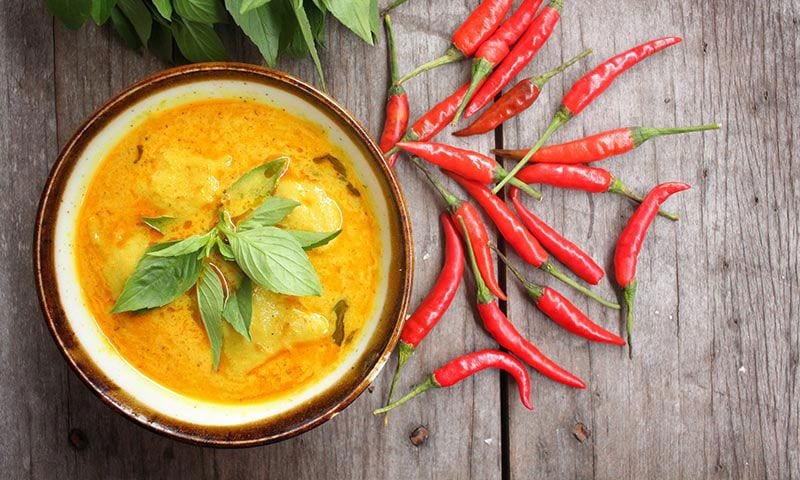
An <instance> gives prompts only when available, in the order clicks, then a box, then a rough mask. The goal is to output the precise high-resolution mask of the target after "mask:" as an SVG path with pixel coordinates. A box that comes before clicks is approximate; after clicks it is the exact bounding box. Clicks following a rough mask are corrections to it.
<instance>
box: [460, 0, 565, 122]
mask: <svg viewBox="0 0 800 480" xmlns="http://www.w3.org/2000/svg"><path fill="white" fill-rule="evenodd" d="M563 6H564V1H563V0H551V1H550V3H549V4H548V5H547V6H546V7H544V8H543V9H542V11H541V12H540V13H539V15H537V16H536V18H535V19H534V20H533V23H531V25H530V26H529V27H528V30H527V31H526V32H525V34H524V35H523V36H522V38H520V40H519V42H517V44H516V45H514V48H513V49H511V52H509V54H508V55H507V56H506V58H505V59H503V61H502V62H501V63H500V65H499V66H498V67H497V68H496V69H495V71H494V72H493V73H492V74H491V75H490V76H489V78H488V79H487V80H486V82H484V83H483V85H482V86H481V88H480V89H479V90H478V93H476V94H475V97H474V98H473V99H472V101H470V102H469V105H468V106H467V108H466V109H465V110H464V117H465V118H469V117H471V116H472V115H474V114H475V113H477V111H478V110H480V109H481V108H483V107H484V106H485V105H486V104H488V103H489V102H491V101H492V99H494V97H495V96H496V95H497V94H498V93H500V91H501V90H502V89H503V87H505V86H506V85H508V83H509V82H510V81H511V80H513V79H514V77H516V76H517V74H518V73H519V72H521V71H522V69H523V68H525V66H526V65H528V63H529V62H530V61H531V60H532V59H533V57H534V56H536V53H537V52H539V49H540V48H542V45H544V44H545V42H547V39H548V38H550V35H551V34H552V33H553V30H554V29H555V27H556V25H557V24H558V21H559V19H560V18H561V8H562V7H563Z"/></svg>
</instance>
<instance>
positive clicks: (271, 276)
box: [228, 227, 322, 296]
mask: <svg viewBox="0 0 800 480" xmlns="http://www.w3.org/2000/svg"><path fill="white" fill-rule="evenodd" d="M228 241H230V244H231V250H233V256H234V257H235V258H236V263H237V264H238V265H239V267H240V268H241V269H242V270H243V271H244V273H246V274H247V276H248V277H250V278H251V279H252V280H253V281H254V282H256V283H257V284H259V285H261V286H262V287H264V288H266V289H268V290H270V291H273V292H275V293H282V294H284V295H295V296H305V295H322V285H321V284H320V282H319V277H317V273H316V272H315V271H314V267H313V266H312V265H311V261H310V260H309V259H308V255H306V252H304V251H303V249H302V248H301V247H300V244H298V243H297V241H296V240H295V239H294V237H292V235H291V234H289V233H287V232H284V231H283V230H281V229H279V228H276V227H260V228H254V229H252V230H244V231H238V232H233V233H231V234H229V235H228Z"/></svg>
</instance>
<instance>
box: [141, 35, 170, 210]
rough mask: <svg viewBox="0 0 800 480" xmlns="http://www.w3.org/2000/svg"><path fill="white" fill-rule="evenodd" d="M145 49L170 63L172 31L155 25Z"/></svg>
mask: <svg viewBox="0 0 800 480" xmlns="http://www.w3.org/2000/svg"><path fill="white" fill-rule="evenodd" d="M147 48H149V49H150V51H151V52H153V54H154V55H155V56H156V57H158V59H159V60H161V61H162V62H164V63H172V60H173V56H172V29H171V28H170V27H169V25H164V24H162V23H161V22H156V23H155V26H154V27H153V33H152V34H151V35H150V41H149V42H147ZM148 225H149V224H148ZM151 226H152V225H151Z"/></svg>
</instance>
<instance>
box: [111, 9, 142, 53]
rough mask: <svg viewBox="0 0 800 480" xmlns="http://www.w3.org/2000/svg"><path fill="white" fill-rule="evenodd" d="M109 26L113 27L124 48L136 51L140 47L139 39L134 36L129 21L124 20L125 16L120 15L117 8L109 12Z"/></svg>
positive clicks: (134, 31)
mask: <svg viewBox="0 0 800 480" xmlns="http://www.w3.org/2000/svg"><path fill="white" fill-rule="evenodd" d="M111 26H113V27H114V31H115V32H117V35H119V38H121V39H122V43H124V44H125V46H126V47H128V48H130V49H132V50H136V49H137V48H139V47H141V46H142V42H140V41H139V37H138V36H137V35H136V30H134V29H133V25H131V22H130V20H128V19H127V18H125V14H124V13H122V10H120V9H119V7H114V9H113V10H111Z"/></svg>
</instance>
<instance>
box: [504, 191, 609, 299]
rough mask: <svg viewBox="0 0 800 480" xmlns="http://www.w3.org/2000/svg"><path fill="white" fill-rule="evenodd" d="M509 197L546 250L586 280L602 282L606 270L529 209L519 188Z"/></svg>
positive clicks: (520, 216) (594, 282) (594, 283)
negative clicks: (523, 202) (520, 196)
mask: <svg viewBox="0 0 800 480" xmlns="http://www.w3.org/2000/svg"><path fill="white" fill-rule="evenodd" d="M509 197H510V198H511V203H512V204H513V205H514V208H515V209H516V210H517V215H519V218H520V219H521V220H522V223H524V224H525V226H526V227H528V230H529V231H530V232H531V234H533V236H534V237H535V238H536V239H537V240H539V242H540V243H541V244H542V246H543V247H544V248H545V250H547V251H548V252H550V253H551V254H552V255H553V256H554V257H556V258H557V259H558V261H559V262H561V263H563V264H564V265H565V266H566V267H567V268H569V269H570V270H571V271H572V272H573V273H574V274H575V275H577V276H578V277H579V278H581V279H583V280H584V281H586V282H588V283H591V284H592V285H597V284H598V283H599V282H600V279H602V278H603V276H604V275H605V272H604V271H603V269H602V268H601V267H600V265H598V264H597V262H595V261H594V259H593V258H592V257H591V256H590V255H589V254H588V253H586V252H584V251H583V250H581V248H580V247H578V246H577V245H575V244H574V243H572V242H571V241H569V240H567V239H566V238H565V237H564V236H563V235H561V234H560V233H558V232H557V231H555V230H554V229H553V228H552V227H550V225H548V224H547V223H545V222H544V221H543V220H542V219H540V218H539V217H537V216H536V215H534V214H533V212H531V211H530V210H528V209H527V208H526V207H525V205H523V204H522V202H521V201H520V199H519V190H517V189H516V188H512V189H511V190H510V191H509Z"/></svg>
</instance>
